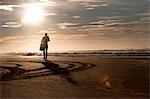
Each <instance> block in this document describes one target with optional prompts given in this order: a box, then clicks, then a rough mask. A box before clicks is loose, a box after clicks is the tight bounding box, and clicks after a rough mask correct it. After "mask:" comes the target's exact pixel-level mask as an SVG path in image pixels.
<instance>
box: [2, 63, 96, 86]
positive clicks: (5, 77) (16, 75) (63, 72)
mask: <svg viewBox="0 0 150 99" xmlns="http://www.w3.org/2000/svg"><path fill="white" fill-rule="evenodd" d="M32 63H41V64H43V65H44V67H41V68H37V69H31V70H25V69H22V68H20V67H21V66H22V65H20V64H16V67H9V66H8V67H6V66H0V69H1V74H0V80H1V81H9V80H20V79H30V78H34V77H42V76H51V75H59V76H60V77H63V78H65V79H67V80H68V81H69V82H71V83H74V84H75V83H76V81H74V80H73V79H72V77H71V74H70V73H71V72H77V71H81V70H86V69H90V68H93V67H95V66H96V65H94V64H91V63H85V62H72V61H53V62H51V61H45V62H32ZM62 64H66V65H67V66H66V67H63V68H62V67H61V65H62Z"/></svg>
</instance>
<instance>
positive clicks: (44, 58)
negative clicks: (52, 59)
mask: <svg viewBox="0 0 150 99" xmlns="http://www.w3.org/2000/svg"><path fill="white" fill-rule="evenodd" d="M43 55H44V59H45V49H43Z"/></svg>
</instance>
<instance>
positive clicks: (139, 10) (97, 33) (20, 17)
mask: <svg viewBox="0 0 150 99" xmlns="http://www.w3.org/2000/svg"><path fill="white" fill-rule="evenodd" d="M148 4H149V1H148V0H32V2H29V1H23V0H21V1H20V0H13V2H12V0H5V1H3V0H2V1H1V2H0V13H1V14H0V16H1V20H0V27H1V28H0V46H1V48H0V52H20V51H21V52H30V51H31V52H32V51H33V52H38V51H39V45H40V40H41V38H42V36H43V35H44V33H45V32H47V33H48V34H49V36H50V38H51V43H50V44H49V51H68V50H97V49H125V48H133V49H134V48H149V47H150V45H149V37H150V36H149V20H150V18H149V11H148V10H149V7H148V6H149V5H148Z"/></svg>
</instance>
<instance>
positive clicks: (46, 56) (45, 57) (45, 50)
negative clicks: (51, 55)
mask: <svg viewBox="0 0 150 99" xmlns="http://www.w3.org/2000/svg"><path fill="white" fill-rule="evenodd" d="M47 50H48V48H46V49H45V53H46V57H45V58H46V60H47Z"/></svg>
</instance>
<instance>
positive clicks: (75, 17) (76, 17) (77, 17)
mask: <svg viewBox="0 0 150 99" xmlns="http://www.w3.org/2000/svg"><path fill="white" fill-rule="evenodd" d="M72 18H74V19H79V18H80V16H72Z"/></svg>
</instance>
